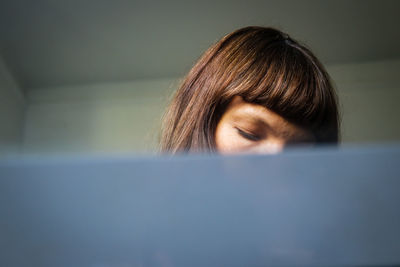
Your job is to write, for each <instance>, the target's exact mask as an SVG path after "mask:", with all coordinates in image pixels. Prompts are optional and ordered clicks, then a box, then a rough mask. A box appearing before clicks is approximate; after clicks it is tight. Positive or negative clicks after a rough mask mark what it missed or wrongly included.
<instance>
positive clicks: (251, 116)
mask: <svg viewBox="0 0 400 267" xmlns="http://www.w3.org/2000/svg"><path fill="white" fill-rule="evenodd" d="M233 118H234V120H235V121H239V120H242V119H245V120H247V121H249V122H250V123H253V124H259V125H263V126H264V127H266V128H267V129H268V130H269V131H271V132H272V133H273V134H274V135H277V136H281V137H284V138H296V137H299V136H297V135H293V134H292V133H291V131H290V130H287V129H281V128H280V127H272V126H271V125H270V124H269V123H268V122H267V121H265V120H264V119H263V118H261V117H260V115H258V114H257V112H248V111H242V112H239V113H238V114H235V115H234V116H233ZM288 123H290V122H288ZM297 127H298V128H299V129H300V132H301V137H303V138H305V140H309V139H310V140H312V139H314V138H313V137H312V134H311V133H309V132H308V131H307V130H305V129H303V128H301V127H299V126H297Z"/></svg>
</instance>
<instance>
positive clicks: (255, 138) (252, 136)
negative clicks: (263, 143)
mask: <svg viewBox="0 0 400 267" xmlns="http://www.w3.org/2000/svg"><path fill="white" fill-rule="evenodd" d="M235 129H236V130H237V131H238V133H239V135H241V136H242V137H244V138H246V139H248V140H250V141H259V140H261V137H259V136H257V135H255V134H252V133H248V132H246V131H243V130H242V129H239V128H237V127H235Z"/></svg>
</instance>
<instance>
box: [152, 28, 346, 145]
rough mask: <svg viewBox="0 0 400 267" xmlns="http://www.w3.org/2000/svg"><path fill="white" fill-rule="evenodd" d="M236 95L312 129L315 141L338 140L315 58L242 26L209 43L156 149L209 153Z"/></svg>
mask: <svg viewBox="0 0 400 267" xmlns="http://www.w3.org/2000/svg"><path fill="white" fill-rule="evenodd" d="M236 95H239V96H241V97H243V99H244V100H245V101H247V102H250V103H255V104H259V105H262V106H264V107H266V108H268V109H270V110H272V111H274V112H276V113H277V114H279V115H281V116H282V117H284V118H285V119H287V120H289V121H290V122H293V123H295V124H297V125H299V126H302V127H304V128H306V129H309V130H311V132H312V133H313V134H314V136H315V139H316V141H317V143H337V142H338V139H339V118H338V117H339V116H338V109H337V96H336V93H335V90H334V88H333V86H332V84H331V81H330V78H329V75H328V73H327V72H326V70H325V69H324V67H323V66H322V64H321V63H320V62H319V60H318V59H317V58H316V57H315V56H314V55H313V54H312V52H311V51H310V50H309V49H307V48H306V47H305V46H304V45H301V44H299V43H298V42H297V41H295V40H293V39H292V38H290V37H289V36H288V35H287V34H285V33H283V32H281V31H279V30H276V29H273V28H267V27H254V26H253V27H246V28H242V29H239V30H237V31H234V32H233V33H231V34H228V35H226V36H225V37H223V38H222V39H221V40H220V41H218V42H217V43H216V44H214V45H213V46H211V47H210V48H209V49H208V50H207V51H206V52H205V53H204V54H203V55H202V57H201V58H200V59H199V60H198V62H197V63H196V64H195V65H194V67H193V68H192V69H191V70H190V71H189V73H188V74H187V76H186V77H185V79H184V80H183V82H182V84H181V86H180V88H179V89H178V90H177V91H176V93H175V95H174V98H173V100H172V102H171V103H170V106H169V107H168V109H167V111H166V113H165V115H164V119H163V126H162V132H161V142H160V149H161V152H167V153H178V152H214V151H215V130H216V126H217V124H218V121H219V119H220V118H221V116H222V114H223V113H224V111H225V109H226V107H227V105H228V104H229V103H230V101H231V100H232V98H233V97H234V96H236Z"/></svg>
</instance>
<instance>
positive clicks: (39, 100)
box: [24, 79, 177, 154]
mask: <svg viewBox="0 0 400 267" xmlns="http://www.w3.org/2000/svg"><path fill="white" fill-rule="evenodd" d="M176 87H177V85H176V82H175V79H160V80H149V81H134V82H125V83H109V84H107V83H104V84H93V85H83V86H73V87H62V88H48V89H41V90H33V91H30V92H28V94H27V99H28V101H29V105H28V107H27V113H26V125H25V135H24V152H25V153H49V152H51V153H76V152H79V153H85V154H88V153H89V154H90V153H107V154H110V153H112V154H113V153H118V154H120V153H144V152H154V151H156V149H157V142H158V133H159V128H160V122H161V116H162V114H163V111H164V109H165V106H166V103H167V102H168V98H169V97H170V95H171V93H172V91H173V89H175V88H176Z"/></svg>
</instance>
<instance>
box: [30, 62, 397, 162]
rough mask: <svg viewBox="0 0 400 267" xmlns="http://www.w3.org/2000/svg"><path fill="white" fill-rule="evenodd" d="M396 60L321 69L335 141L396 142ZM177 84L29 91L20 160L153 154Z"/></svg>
mask: <svg viewBox="0 0 400 267" xmlns="http://www.w3.org/2000/svg"><path fill="white" fill-rule="evenodd" d="M399 69H400V60H396V61H380V62H367V63H357V64H340V65H332V66H328V71H329V73H330V74H331V76H332V77H333V80H334V81H335V83H336V86H337V88H338V94H339V97H340V104H341V109H342V117H343V122H342V141H343V143H344V144H346V143H371V142H372V143H381V142H393V141H400V124H399V120H398V117H397V116H398V114H400V106H399V105H398V104H397V101H398V99H400V98H399V97H400V75H398V73H399V71H398V70H399ZM178 83H179V82H178V79H161V80H147V81H135V82H126V83H109V84H97V85H86V86H70V87H63V88H47V89H38V90H32V91H30V92H29V93H28V94H27V100H28V106H27V114H26V125H25V134H24V151H25V152H26V153H48V152H51V153H76V152H79V153H115V154H120V153H153V152H155V151H156V148H157V140H158V134H159V127H160V121H161V116H162V113H163V111H164V108H165V106H166V103H167V102H168V101H167V100H168V98H169V96H170V95H171V93H172V92H173V90H174V89H176V88H177V86H178Z"/></svg>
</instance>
